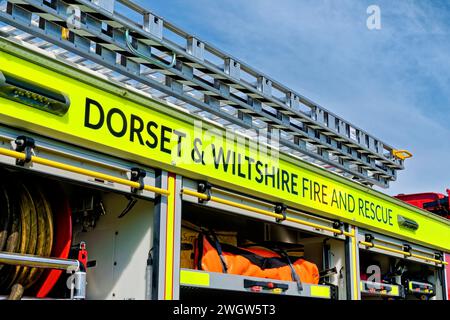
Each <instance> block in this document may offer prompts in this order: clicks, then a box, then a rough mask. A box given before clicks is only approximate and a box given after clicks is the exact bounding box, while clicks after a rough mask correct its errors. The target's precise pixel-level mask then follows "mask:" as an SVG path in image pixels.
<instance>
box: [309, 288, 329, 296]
mask: <svg viewBox="0 0 450 320" xmlns="http://www.w3.org/2000/svg"><path fill="white" fill-rule="evenodd" d="M310 288H311V292H310V294H311V297H317V298H327V299H329V298H330V296H331V292H330V287H327V286H315V285H312V286H311V287H310Z"/></svg>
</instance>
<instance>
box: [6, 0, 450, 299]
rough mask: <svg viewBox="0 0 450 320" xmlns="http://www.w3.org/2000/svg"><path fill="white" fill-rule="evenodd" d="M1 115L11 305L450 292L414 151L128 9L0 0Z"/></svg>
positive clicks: (106, 0)
mask: <svg viewBox="0 0 450 320" xmlns="http://www.w3.org/2000/svg"><path fill="white" fill-rule="evenodd" d="M0 106H1V107H0V176H1V177H2V179H1V180H0V294H1V297H2V298H5V299H76V300H81V299H110V300H124V299H152V300H177V299H181V300H183V299H184V298H186V297H191V298H192V297H196V296H200V295H205V294H206V295H210V296H213V295H214V294H217V293H219V294H221V293H225V292H226V293H228V294H232V295H237V296H243V297H245V296H249V295H250V296H251V295H256V294H264V295H269V296H270V295H278V296H286V297H289V298H298V299H339V300H360V299H361V300H377V299H378V300H379V299H406V300H430V299H431V300H444V299H448V296H449V294H450V293H449V292H448V288H449V285H448V277H449V274H448V270H449V269H448V268H449V267H448V262H449V260H450V258H449V257H450V256H449V252H450V232H449V231H450V222H449V220H448V219H447V218H448V215H449V205H448V196H444V195H440V194H420V195H409V196H408V195H399V196H397V197H391V196H388V195H386V194H385V193H383V192H380V191H377V190H376V189H375V188H374V186H378V187H381V188H388V186H389V183H390V182H392V181H395V180H396V178H397V172H398V170H402V169H404V165H405V161H406V159H407V158H409V157H411V154H410V153H409V152H408V151H406V150H402V149H397V148H394V147H393V146H391V145H389V144H387V143H385V142H383V141H381V140H380V139H378V138H376V137H375V136H373V135H372V134H370V133H368V132H366V131H364V130H363V129H361V128H359V127H357V126H355V125H353V124H352V123H350V122H348V121H346V120H345V119H343V118H342V117H340V116H338V115H336V114H334V113H333V112H331V111H329V110H327V109H325V108H324V107H322V106H320V105H318V104H317V103H315V102H313V101H311V100H310V99H308V98H307V97H305V96H303V95H302V94H300V93H298V92H296V91H295V90H293V89H290V88H288V87H287V86H285V85H283V84H282V83H280V82H278V81H277V80H275V79H272V78H271V77H269V76H268V75H265V74H264V73H261V72H259V71H257V70H255V69H254V68H252V67H251V66H250V65H248V64H247V63H245V62H244V61H241V60H239V59H237V58H235V57H233V56H231V55H230V54H228V53H225V52H223V51H222V50H220V49H218V48H216V47H215V46H213V45H212V44H209V43H207V42H205V41H203V40H202V39H200V38H199V37H197V36H195V35H193V34H190V33H189V32H186V31H184V30H182V29H180V28H179V27H177V26H176V25H174V24H172V23H170V22H169V21H167V20H165V19H164V18H162V17H160V16H158V15H156V14H155V13H153V12H151V11H149V10H148V9H146V8H143V7H141V6H139V5H137V4H135V3H134V2H132V1H128V0H6V1H5V0H4V1H0ZM402 200H405V201H406V202H405V201H402Z"/></svg>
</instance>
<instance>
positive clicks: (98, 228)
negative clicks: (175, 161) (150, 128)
mask: <svg viewBox="0 0 450 320" xmlns="http://www.w3.org/2000/svg"><path fill="white" fill-rule="evenodd" d="M2 130H3V129H0V132H1V133H2V134H3V137H4V136H6V137H5V140H4V141H1V142H0V144H1V146H0V148H2V150H7V151H9V150H11V149H10V148H11V147H10V143H12V147H14V144H15V142H17V139H16V141H15V139H8V138H7V137H8V135H7V133H10V132H11V131H10V130H9V129H5V131H6V133H5V132H3V131H2ZM11 141H12V142H11ZM33 154H34V155H35V156H34V158H33V159H32V160H37V161H35V162H34V161H30V162H28V163H19V162H16V158H14V157H12V156H6V155H5V154H4V153H2V155H1V156H0V181H1V183H0V191H1V192H0V206H1V210H2V211H1V212H0V222H1V223H0V227H1V228H0V233H1V235H2V237H3V236H4V240H5V241H4V243H0V244H2V248H0V253H1V259H6V260H7V259H11V255H13V254H18V255H24V254H31V255H33V258H32V260H33V261H34V262H38V263H40V264H45V263H47V264H48V263H50V264H51V265H52V266H57V267H55V268H51V269H43V268H41V267H39V268H31V267H28V266H27V264H23V262H22V261H19V262H17V264H9V263H8V264H6V262H5V264H4V265H0V268H1V269H0V279H1V281H0V295H1V298H0V299H5V298H7V296H9V295H10V294H11V292H12V293H13V294H14V295H15V296H16V298H20V297H21V296H23V299H36V298H51V299H77V298H78V299H121V300H122V299H145V298H146V297H148V296H149V295H150V292H148V289H149V287H148V285H147V284H148V281H149V280H148V279H149V278H150V274H149V272H151V270H150V269H149V268H147V267H146V266H147V259H148V256H149V252H150V249H151V242H152V237H151V235H152V228H153V216H154V203H153V199H154V198H155V193H153V192H148V191H146V190H143V191H136V192H133V189H132V188H130V187H129V186H127V185H126V182H127V181H131V180H130V174H131V172H132V171H133V170H132V169H131V168H133V167H134V166H133V165H132V164H130V163H126V162H122V161H120V160H117V159H114V158H111V157H108V156H104V155H100V154H95V153H89V152H87V151H86V150H81V149H77V148H75V147H72V148H71V153H70V154H68V153H67V149H65V148H64V147H63V146H62V145H60V144H58V143H56V142H55V143H51V144H50V143H49V141H48V140H45V139H41V138H39V142H37V143H36V148H35V149H34V151H33ZM12 155H14V153H12ZM39 159H41V160H45V161H49V162H48V163H47V164H46V165H44V164H42V163H41V162H40V160H39ZM57 165H59V167H58V168H57V167H56V166H57ZM142 183H144V184H145V185H151V186H153V185H154V183H155V174H154V171H153V170H151V169H148V168H147V169H146V176H145V178H143V179H142ZM119 216H122V217H120V218H119ZM11 244H14V245H13V246H12V245H11ZM21 259H23V256H19V258H18V260H21ZM6 260H5V261H6ZM2 261H3V260H2ZM28 261H29V259H28ZM21 263H22V264H21ZM52 263H53V264H52ZM58 263H59V264H58ZM70 264H72V265H70ZM71 266H73V267H74V268H73V269H70V267H71ZM77 266H79V270H78V271H79V272H78V271H77V272H75V273H74V271H75V267H77ZM47 268H48V266H47ZM63 269H64V270H63ZM66 269H67V270H68V271H69V272H66V271H65V270H66ZM77 273H80V276H81V278H76V277H75V275H76V274H77ZM86 280H87V281H86ZM78 281H79V282H78ZM130 281H132V282H134V283H135V285H133V286H130V285H129V283H130ZM80 283H82V286H81V285H80V288H78V286H79V284H80ZM86 283H88V285H87V286H84V285H85V284H86ZM16 284H20V285H21V286H22V287H23V289H24V292H23V293H21V292H20V290H17V289H14V288H13V286H14V285H16ZM78 289H79V290H78ZM74 292H75V296H74ZM77 294H80V296H77ZM81 294H83V296H81Z"/></svg>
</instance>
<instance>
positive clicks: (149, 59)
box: [125, 29, 177, 69]
mask: <svg viewBox="0 0 450 320" xmlns="http://www.w3.org/2000/svg"><path fill="white" fill-rule="evenodd" d="M125 42H126V44H127V48H128V49H129V50H130V51H131V52H132V53H133V54H134V55H135V56H137V57H139V58H141V59H143V60H145V61H147V62H149V63H151V64H154V65H156V66H158V67H160V68H163V69H170V68H173V67H174V66H175V64H176V62H177V55H176V53H174V52H173V53H172V60H171V61H170V63H169V64H167V63H163V62H160V61H159V60H157V59H155V58H152V57H150V56H145V55H143V54H142V53H140V52H139V51H138V50H137V49H136V48H134V46H133V40H132V39H131V36H130V29H126V30H125Z"/></svg>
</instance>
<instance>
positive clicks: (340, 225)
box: [333, 220, 344, 236]
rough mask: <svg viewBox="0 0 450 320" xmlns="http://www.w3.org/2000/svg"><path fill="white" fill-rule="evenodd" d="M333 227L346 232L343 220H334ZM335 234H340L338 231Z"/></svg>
mask: <svg viewBox="0 0 450 320" xmlns="http://www.w3.org/2000/svg"><path fill="white" fill-rule="evenodd" d="M333 228H334V229H338V230H340V231H341V233H340V234H344V223H343V222H342V221H339V220H335V221H334V222H333ZM334 235H335V236H338V235H339V234H338V233H335V234H334Z"/></svg>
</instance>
